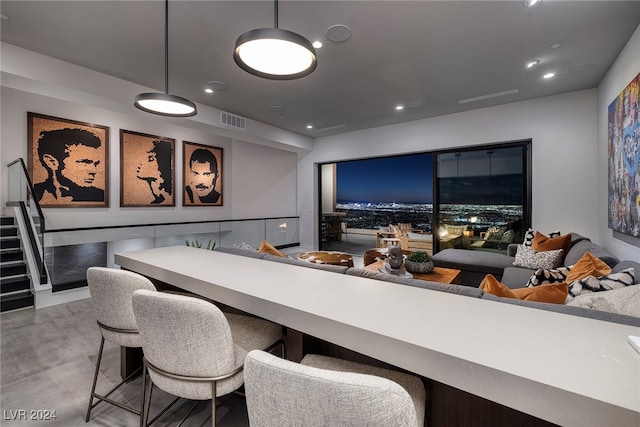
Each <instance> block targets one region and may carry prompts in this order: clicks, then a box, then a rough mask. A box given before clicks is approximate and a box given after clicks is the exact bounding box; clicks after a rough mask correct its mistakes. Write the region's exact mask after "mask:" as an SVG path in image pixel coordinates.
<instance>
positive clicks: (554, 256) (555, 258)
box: [513, 245, 562, 269]
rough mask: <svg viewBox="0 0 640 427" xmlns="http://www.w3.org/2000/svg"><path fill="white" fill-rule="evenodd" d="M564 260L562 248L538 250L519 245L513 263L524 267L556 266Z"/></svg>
mask: <svg viewBox="0 0 640 427" xmlns="http://www.w3.org/2000/svg"><path fill="white" fill-rule="evenodd" d="M561 260H562V249H555V250H553V251H543V252H538V251H536V250H534V249H531V248H530V247H528V246H525V245H520V246H518V251H517V252H516V258H515V260H514V261H513V265H514V266H516V267H522V268H531V269H538V268H547V269H548V268H555V267H558V266H559V265H560V262H561Z"/></svg>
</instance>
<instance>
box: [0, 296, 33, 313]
mask: <svg viewBox="0 0 640 427" xmlns="http://www.w3.org/2000/svg"><path fill="white" fill-rule="evenodd" d="M33 305H34V298H33V294H32V293H31V291H23V292H15V293H12V294H7V295H2V296H0V312H2V313H4V312H5V311H10V310H16V309H18V308H24V307H32V306H33Z"/></svg>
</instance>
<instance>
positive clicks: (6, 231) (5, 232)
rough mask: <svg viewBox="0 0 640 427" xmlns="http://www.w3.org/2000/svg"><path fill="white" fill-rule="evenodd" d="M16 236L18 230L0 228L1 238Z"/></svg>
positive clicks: (4, 226)
mask: <svg viewBox="0 0 640 427" xmlns="http://www.w3.org/2000/svg"><path fill="white" fill-rule="evenodd" d="M17 235H18V229H17V228H16V227H13V226H8V225H3V226H0V236H2V237H9V236H11V237H15V236H17Z"/></svg>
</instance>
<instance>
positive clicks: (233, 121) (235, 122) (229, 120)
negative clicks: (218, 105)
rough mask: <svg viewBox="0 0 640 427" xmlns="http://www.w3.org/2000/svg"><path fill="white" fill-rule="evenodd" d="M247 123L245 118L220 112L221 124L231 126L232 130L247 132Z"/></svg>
mask: <svg viewBox="0 0 640 427" xmlns="http://www.w3.org/2000/svg"><path fill="white" fill-rule="evenodd" d="M245 122H246V119H245V118H244V117H240V116H236V115H235V114H231V113H225V112H224V111H220V123H222V124H223V125H225V126H231V127H232V128H236V129H242V130H246V129H247V128H246V125H245Z"/></svg>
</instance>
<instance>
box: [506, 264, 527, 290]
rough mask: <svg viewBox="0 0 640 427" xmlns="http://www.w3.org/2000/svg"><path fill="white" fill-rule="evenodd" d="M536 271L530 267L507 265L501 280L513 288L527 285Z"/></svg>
mask: <svg viewBox="0 0 640 427" xmlns="http://www.w3.org/2000/svg"><path fill="white" fill-rule="evenodd" d="M534 272H535V270H531V269H529V268H520V267H513V266H511V267H507V268H505V269H504V272H503V273H502V279H500V281H501V282H502V283H504V284H505V285H507V286H509V287H510V288H511V289H514V288H522V287H524V286H526V284H527V282H528V281H529V279H530V278H531V275H532V274H533V273H534Z"/></svg>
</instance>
